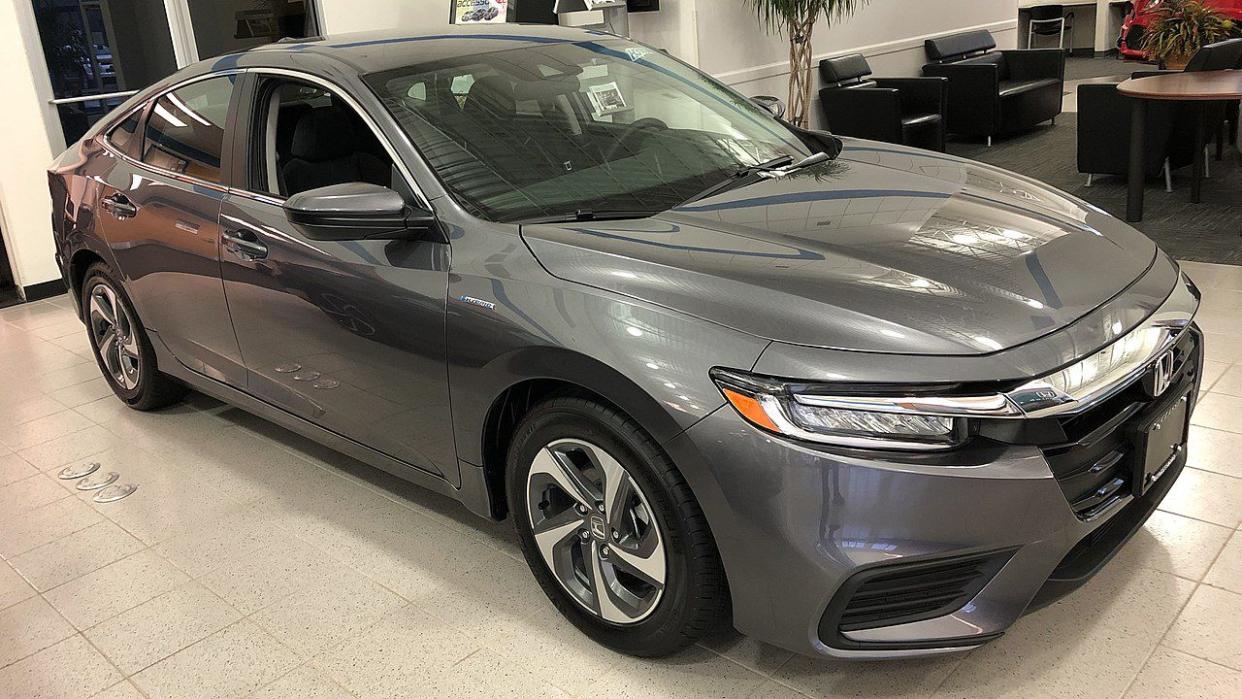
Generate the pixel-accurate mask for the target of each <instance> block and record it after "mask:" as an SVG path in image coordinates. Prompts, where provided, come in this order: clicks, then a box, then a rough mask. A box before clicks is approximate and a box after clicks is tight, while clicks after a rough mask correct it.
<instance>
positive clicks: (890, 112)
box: [819, 87, 901, 143]
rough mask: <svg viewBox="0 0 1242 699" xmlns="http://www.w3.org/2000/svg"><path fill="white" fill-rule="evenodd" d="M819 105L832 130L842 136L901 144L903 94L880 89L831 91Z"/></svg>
mask: <svg viewBox="0 0 1242 699" xmlns="http://www.w3.org/2000/svg"><path fill="white" fill-rule="evenodd" d="M819 104H820V109H821V111H822V112H823V115H824V120H825V121H826V122H827V126H828V130H829V131H831V132H833V133H835V134H840V135H842V136H856V137H858V138H870V139H874V140H877V141H889V142H895V143H900V142H901V94H900V93H899V92H898V91H897V90H893V89H885V88H878V87H866V88H852V89H851V88H845V89H842V88H827V89H824V90H820V91H819Z"/></svg>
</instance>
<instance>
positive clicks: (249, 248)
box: [221, 229, 267, 260]
mask: <svg viewBox="0 0 1242 699" xmlns="http://www.w3.org/2000/svg"><path fill="white" fill-rule="evenodd" d="M221 237H222V238H224V247H225V248H227V249H228V251H229V252H231V253H233V254H234V255H236V256H238V257H240V258H241V259H243V260H262V259H263V258H265V257H267V246H266V245H264V244H263V243H260V242H259V237H258V236H257V235H255V234H254V233H253V232H251V231H248V230H245V229H236V230H230V231H224V233H222V234H221Z"/></svg>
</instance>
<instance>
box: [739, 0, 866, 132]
mask: <svg viewBox="0 0 1242 699" xmlns="http://www.w3.org/2000/svg"><path fill="white" fill-rule="evenodd" d="M868 1H869V0H742V2H744V3H746V4H747V5H749V6H750V7H751V8H752V9H753V10H754V11H755V13H756V14H757V15H759V21H760V22H762V23H763V25H764V28H765V29H766V30H767V31H768V32H776V33H777V34H780V35H781V36H784V37H787V38H788V39H789V111H788V115H789V121H790V122H791V123H793V124H794V125H795V126H802V127H805V126H806V125H807V121H808V117H809V116H810V111H811V110H810V106H811V86H812V84H813V82H814V78H813V73H812V72H811V58H812V55H813V53H812V49H811V37H812V36H813V35H814V33H815V25H816V24H817V23H818V22H819V21H820V20H823V21H824V22H825V23H827V25H828V26H829V27H831V26H832V23H833V22H835V21H837V20H840V19H843V18H845V17H848V16H850V15H852V14H853V13H854V11H855V10H857V9H858V8H859V7H861V6H862V5H864V4H866V3H867V2H868Z"/></svg>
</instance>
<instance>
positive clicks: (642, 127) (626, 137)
mask: <svg viewBox="0 0 1242 699" xmlns="http://www.w3.org/2000/svg"><path fill="white" fill-rule="evenodd" d="M654 131H668V124H665V123H664V122H663V121H660V120H659V119H656V118H655V117H644V118H642V119H639V120H638V121H636V122H634V123H632V124H630V128H629V129H628V130H627V131H626V132H625V133H623V134H621V138H618V139H617V140H616V142H615V143H613V144H612V148H609V149H608V153H607V154H606V155H605V156H604V162H611V161H612V159H613V156H615V155H616V154H617V153H618V152H621V150H622V149H623V148H628V147H629V145H630V141H633V140H634V139H635V138H638V137H639V136H642V137H643V138H646V137H647V136H648V135H650V132H654Z"/></svg>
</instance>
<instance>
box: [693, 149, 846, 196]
mask: <svg viewBox="0 0 1242 699" xmlns="http://www.w3.org/2000/svg"><path fill="white" fill-rule="evenodd" d="M830 159H831V158H829V156H828V154H827V153H814V154H812V155H808V156H807V157H805V158H803V159H802V160H799V161H798V162H794V159H793V156H790V155H782V156H781V157H779V158H773V159H771V160H769V161H767V162H762V163H759V164H758V165H750V166H748V167H744V168H742V169H740V170H735V171H734V172H732V173H730V174H729V177H728V178H726V179H725V180H723V181H721V182H717V183H716V184H714V185H712V186H710V187H708V188H707V189H705V190H703V191H702V192H699V193H698V194H696V195H694V196H692V197H690V198H689V199H687V200H685V201H684V202H682V203H681V206H685V205H686V204H691V203H693V202H696V201H699V200H700V199H706V198H708V197H710V196H713V195H716V194H720V193H721V192H727V191H729V190H730V189H733V188H735V187H740V186H742V185H744V184H750V183H751V182H752V181H753V178H755V177H784V176H785V175H788V174H790V173H792V172H796V171H798V170H801V169H802V168H804V167H810V166H811V165H816V164H818V163H822V162H824V161H825V160H830Z"/></svg>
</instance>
